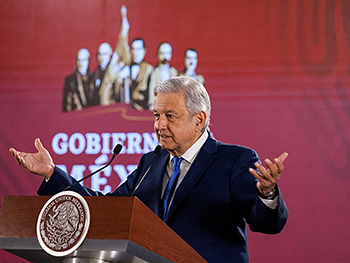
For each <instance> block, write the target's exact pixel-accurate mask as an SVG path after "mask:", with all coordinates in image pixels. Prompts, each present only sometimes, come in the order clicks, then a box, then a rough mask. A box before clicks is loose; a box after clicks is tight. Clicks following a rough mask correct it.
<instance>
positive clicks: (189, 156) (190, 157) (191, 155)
mask: <svg viewBox="0 0 350 263" xmlns="http://www.w3.org/2000/svg"><path fill="white" fill-rule="evenodd" d="M208 136H209V135H208V132H207V131H205V132H203V134H202V135H201V136H200V137H199V139H198V140H197V141H196V142H195V143H194V144H192V146H191V147H190V148H188V150H187V151H186V152H185V153H184V154H183V155H182V156H181V157H182V158H183V159H184V160H185V161H187V162H188V163H190V164H192V163H193V161H194V159H195V158H196V157H197V154H198V152H199V150H200V149H201V148H202V146H203V145H204V143H205V141H206V140H207V139H208ZM173 158H174V156H173V155H171V154H170V162H171V161H172V159H173Z"/></svg>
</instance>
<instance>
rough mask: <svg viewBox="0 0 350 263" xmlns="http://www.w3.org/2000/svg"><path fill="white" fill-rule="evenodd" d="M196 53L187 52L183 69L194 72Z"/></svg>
mask: <svg viewBox="0 0 350 263" xmlns="http://www.w3.org/2000/svg"><path fill="white" fill-rule="evenodd" d="M197 62H198V60H197V52H196V51H192V50H187V52H186V56H185V67H186V69H191V70H195V69H196V67H197Z"/></svg>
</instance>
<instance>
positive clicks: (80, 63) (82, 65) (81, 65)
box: [76, 51, 90, 75]
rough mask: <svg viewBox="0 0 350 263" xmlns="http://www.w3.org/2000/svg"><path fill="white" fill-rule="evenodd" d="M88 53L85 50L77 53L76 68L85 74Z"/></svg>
mask: <svg viewBox="0 0 350 263" xmlns="http://www.w3.org/2000/svg"><path fill="white" fill-rule="evenodd" d="M89 61H90V55H89V54H88V53H87V52H83V51H82V52H79V53H78V55H77V61H76V63H77V70H78V71H79V72H80V74H82V75H85V74H86V72H87V70H88V68H89Z"/></svg>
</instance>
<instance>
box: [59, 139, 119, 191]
mask: <svg viewBox="0 0 350 263" xmlns="http://www.w3.org/2000/svg"><path fill="white" fill-rule="evenodd" d="M122 148H123V146H121V144H117V145H116V146H115V147H114V149H113V156H112V158H111V159H110V160H109V162H108V163H107V164H106V165H105V166H103V167H101V168H100V169H97V170H96V171H94V172H92V173H91V174H89V175H87V176H85V177H83V178H81V179H80V180H78V181H76V182H75V183H73V184H71V185H69V186H67V187H66V188H65V189H64V190H63V191H66V190H69V189H71V188H72V187H74V186H76V185H77V184H79V183H80V182H82V181H85V180H86V179H88V178H90V177H91V176H93V175H94V174H96V173H98V172H100V171H102V170H103V169H105V168H106V167H107V166H108V165H110V164H111V163H112V161H113V160H114V158H115V157H116V156H117V155H118V154H119V153H120V151H121V150H122Z"/></svg>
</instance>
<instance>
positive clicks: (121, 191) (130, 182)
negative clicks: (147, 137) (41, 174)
mask: <svg viewBox="0 0 350 263" xmlns="http://www.w3.org/2000/svg"><path fill="white" fill-rule="evenodd" d="M150 156H153V153H152V154H147V155H143V156H142V158H141V160H140V163H139V165H138V167H137V169H136V170H135V171H133V172H132V173H131V174H130V175H128V178H127V180H126V181H125V182H124V183H123V184H121V185H120V186H119V187H118V188H117V189H116V190H115V191H114V192H112V193H108V194H107V195H117V196H131V195H132V194H133V189H134V187H135V185H136V183H137V181H138V179H139V176H140V174H143V172H144V170H145V167H147V166H146V165H144V163H145V160H146V159H150ZM76 181H77V180H75V179H74V178H73V177H72V176H70V175H69V174H68V173H66V172H65V171H63V170H62V169H60V168H59V167H57V166H56V167H55V170H54V173H53V174H52V176H51V178H50V180H48V181H47V182H46V180H45V179H44V180H43V182H42V183H41V185H40V187H39V190H38V192H37V194H38V195H55V194H57V193H59V192H61V191H63V190H64V189H65V188H66V187H68V186H70V185H71V184H73V183H75V182H76ZM70 190H72V191H74V192H77V193H79V194H81V195H82V196H100V195H104V194H103V193H101V192H99V191H93V190H92V189H90V188H87V187H84V186H82V185H81V184H77V185H76V186H74V187H72V188H71V189H70Z"/></svg>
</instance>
